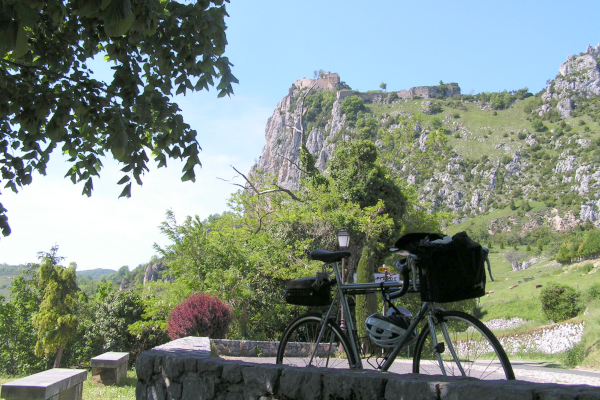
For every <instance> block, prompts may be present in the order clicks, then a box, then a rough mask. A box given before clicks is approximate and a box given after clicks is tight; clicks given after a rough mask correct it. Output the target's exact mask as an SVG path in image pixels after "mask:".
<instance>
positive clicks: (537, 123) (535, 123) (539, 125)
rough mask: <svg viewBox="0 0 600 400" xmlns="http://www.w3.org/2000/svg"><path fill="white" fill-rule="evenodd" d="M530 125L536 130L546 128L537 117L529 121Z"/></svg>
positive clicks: (539, 130)
mask: <svg viewBox="0 0 600 400" xmlns="http://www.w3.org/2000/svg"><path fill="white" fill-rule="evenodd" d="M531 127H532V128H533V129H535V130H536V131H538V132H541V131H543V130H544V129H545V128H546V126H545V125H544V123H543V122H542V120H541V119H539V118H535V119H534V120H533V121H531Z"/></svg>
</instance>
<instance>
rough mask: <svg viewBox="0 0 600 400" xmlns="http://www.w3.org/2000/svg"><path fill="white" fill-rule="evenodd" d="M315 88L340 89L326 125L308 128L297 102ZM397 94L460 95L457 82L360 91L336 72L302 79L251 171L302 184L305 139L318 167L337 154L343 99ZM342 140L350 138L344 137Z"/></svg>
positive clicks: (379, 100) (270, 126)
mask: <svg viewBox="0 0 600 400" xmlns="http://www.w3.org/2000/svg"><path fill="white" fill-rule="evenodd" d="M309 88H313V89H312V90H313V91H314V92H317V91H320V90H337V93H336V100H335V101H334V103H333V107H332V111H331V116H330V117H329V120H328V123H327V125H326V126H325V127H318V126H317V127H313V128H312V129H311V130H310V131H306V132H304V131H305V130H306V129H307V126H306V124H305V123H304V124H303V126H301V125H300V121H301V118H300V113H301V110H300V107H295V104H294V102H295V101H297V100H298V98H299V96H301V95H302V94H304V93H305V92H306V90H308V89H309ZM393 93H396V95H397V96H396V98H397V99H399V100H401V101H404V100H406V101H408V100H412V99H414V98H435V97H440V96H442V97H450V96H454V95H456V94H460V87H459V86H458V84H457V83H447V84H444V85H439V86H420V87H414V88H411V89H409V90H401V91H399V92H390V93H386V92H368V93H360V92H356V91H352V90H350V88H349V87H348V86H347V85H346V84H345V83H344V82H342V81H340V77H339V75H338V74H336V73H329V72H328V73H326V74H324V75H322V76H321V77H319V78H317V79H308V78H302V79H299V80H297V81H296V82H294V84H293V85H292V86H291V87H290V89H289V91H288V94H287V96H285V97H284V98H283V99H281V100H280V101H279V103H278V104H277V106H276V107H275V110H274V111H273V115H272V116H271V118H269V119H268V121H267V126H266V128H265V139H266V143H265V146H264V147H263V150H262V154H261V156H260V158H259V160H258V163H257V164H256V165H254V166H253V167H252V169H251V171H250V174H251V175H254V176H256V174H257V173H259V172H260V173H265V174H267V175H271V176H273V177H275V181H276V182H277V184H278V185H280V186H281V187H284V188H286V189H298V188H299V187H300V169H299V168H298V166H299V164H300V163H299V149H300V147H301V142H302V141H304V144H305V145H306V147H307V149H308V151H309V152H310V153H311V154H312V155H313V157H314V158H315V160H316V167H317V168H319V169H321V170H324V169H325V165H326V164H327V161H328V160H329V158H330V157H331V155H332V154H333V151H334V149H335V144H334V143H333V141H332V140H331V138H334V137H336V135H337V134H338V133H339V132H340V131H341V130H342V128H344V126H345V125H346V116H345V115H343V114H342V113H341V104H342V101H343V100H344V99H345V98H346V97H349V96H358V97H360V98H362V99H363V101H364V102H365V103H375V104H383V103H389V102H393V101H399V100H394V97H393V96H391V95H392V94H393ZM341 139H342V140H349V138H347V137H342V138H341Z"/></svg>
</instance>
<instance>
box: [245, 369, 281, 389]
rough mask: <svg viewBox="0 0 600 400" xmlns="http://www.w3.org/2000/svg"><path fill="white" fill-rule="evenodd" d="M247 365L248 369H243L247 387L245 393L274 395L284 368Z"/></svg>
mask: <svg viewBox="0 0 600 400" xmlns="http://www.w3.org/2000/svg"><path fill="white" fill-rule="evenodd" d="M247 365H248V366H247V367H244V368H242V378H243V379H244V385H245V388H244V393H245V394H246V393H254V394H256V395H258V396H265V395H272V394H274V393H275V389H276V387H277V382H278V380H279V375H280V373H281V370H282V369H283V366H281V365H265V364H261V365H252V364H247Z"/></svg>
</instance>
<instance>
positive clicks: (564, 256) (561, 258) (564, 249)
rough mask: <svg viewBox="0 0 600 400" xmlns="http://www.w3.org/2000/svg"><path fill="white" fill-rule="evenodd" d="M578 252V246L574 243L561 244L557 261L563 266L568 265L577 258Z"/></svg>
mask: <svg viewBox="0 0 600 400" xmlns="http://www.w3.org/2000/svg"><path fill="white" fill-rule="evenodd" d="M576 250H577V247H576V245H575V244H574V243H573V242H570V241H565V242H562V243H561V244H560V247H559V248H558V253H557V254H556V257H555V258H556V261H558V262H559V263H561V264H568V263H570V262H571V260H572V259H573V258H574V257H575V251H576Z"/></svg>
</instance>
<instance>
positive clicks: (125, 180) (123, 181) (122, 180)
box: [117, 175, 131, 185]
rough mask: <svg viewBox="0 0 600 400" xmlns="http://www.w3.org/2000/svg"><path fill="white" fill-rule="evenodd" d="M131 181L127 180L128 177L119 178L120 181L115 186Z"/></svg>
mask: <svg viewBox="0 0 600 400" xmlns="http://www.w3.org/2000/svg"><path fill="white" fill-rule="evenodd" d="M130 180H131V178H129V176H128V175H125V176H124V177H122V178H121V180H120V181H119V182H117V185H122V184H124V183H126V182H129V181H130Z"/></svg>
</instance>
